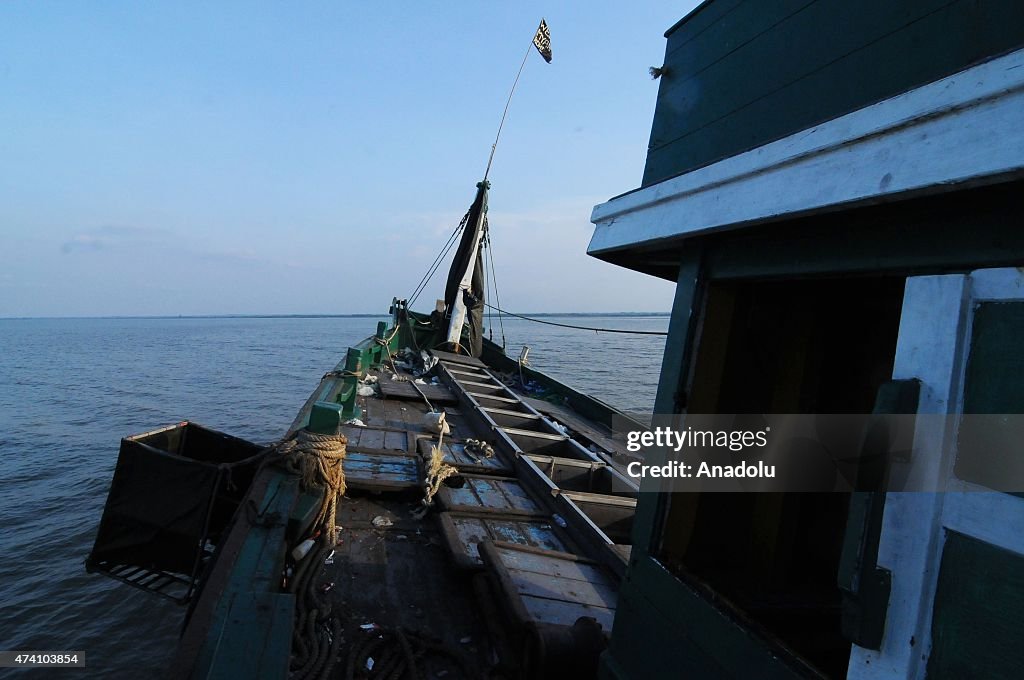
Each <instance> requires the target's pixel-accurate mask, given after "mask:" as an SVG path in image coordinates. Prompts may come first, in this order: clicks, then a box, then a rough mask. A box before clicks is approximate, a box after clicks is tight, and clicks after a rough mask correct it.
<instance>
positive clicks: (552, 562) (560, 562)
mask: <svg viewBox="0 0 1024 680" xmlns="http://www.w3.org/2000/svg"><path fill="white" fill-rule="evenodd" d="M497 551H498V554H499V555H500V556H501V561H502V563H503V564H505V565H506V566H507V567H508V568H509V569H514V570H516V571H521V572H533V573H535V574H540V575H543V576H548V577H551V578H561V579H574V580H577V581H598V580H601V579H604V578H605V576H604V572H602V571H601V570H600V569H599V568H598V567H597V566H596V565H594V564H592V563H590V562H589V561H588V560H582V559H574V560H567V559H564V558H558V557H548V556H546V555H538V554H536V553H529V552H525V551H523V550H512V549H509V548H504V547H502V548H497Z"/></svg>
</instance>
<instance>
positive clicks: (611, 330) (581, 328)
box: [484, 302, 668, 335]
mask: <svg viewBox="0 0 1024 680" xmlns="http://www.w3.org/2000/svg"><path fill="white" fill-rule="evenodd" d="M484 305H486V306H487V307H491V306H492V305H488V304H487V303H486V302H485V303H484ZM494 309H495V310H497V311H498V312H500V313H501V314H508V315H509V316H514V317H517V318H519V319H525V320H526V321H533V322H535V323H542V324H547V325H548V326H561V327H562V328H575V329H576V330H578V331H594V332H595V333H628V334H630V335H668V331H634V330H629V329H626V328H594V327H593V326H574V325H572V324H568V323H556V322H554V321H543V320H541V319H534V318H533V317H529V316H523V315H522V314H515V313H513V312H510V311H508V310H505V309H498V307H494Z"/></svg>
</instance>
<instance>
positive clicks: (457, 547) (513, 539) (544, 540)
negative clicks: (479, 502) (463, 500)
mask: <svg viewBox="0 0 1024 680" xmlns="http://www.w3.org/2000/svg"><path fill="white" fill-rule="evenodd" d="M440 522H441V527H442V534H443V535H444V537H445V542H446V543H447V545H448V550H449V551H450V552H451V554H452V557H453V558H454V559H455V560H456V562H457V563H458V564H459V565H460V566H462V567H464V568H473V567H479V566H480V565H481V564H482V560H481V557H480V551H479V545H480V543H481V542H483V541H502V542H506V543H512V544H519V545H526V546H531V547H535V548H543V549H545V550H557V551H562V552H566V551H568V547H567V546H566V544H565V543H564V542H563V541H562V539H561V538H560V537H559V536H558V535H557V534H556V532H555V529H554V528H553V527H552V525H551V524H550V523H549V522H547V521H546V520H543V519H531V518H525V517H521V518H517V517H503V516H496V517H488V516H481V515H476V516H474V515H470V514H462V513H453V512H443V513H441V515H440Z"/></svg>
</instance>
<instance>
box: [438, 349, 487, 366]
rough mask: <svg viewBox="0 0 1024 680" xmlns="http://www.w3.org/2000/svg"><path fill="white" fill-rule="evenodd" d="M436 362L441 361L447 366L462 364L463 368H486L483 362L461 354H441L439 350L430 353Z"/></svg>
mask: <svg viewBox="0 0 1024 680" xmlns="http://www.w3.org/2000/svg"><path fill="white" fill-rule="evenodd" d="M430 353H431V354H433V355H434V356H435V357H437V359H438V361H443V362H444V363H447V364H462V365H464V366H475V367H477V368H486V367H485V366H484V362H482V361H480V360H479V359H477V358H476V357H470V356H465V355H463V354H453V353H452V352H442V351H441V350H439V349H435V350H432V351H431V352H430Z"/></svg>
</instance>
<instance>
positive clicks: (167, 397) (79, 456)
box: [0, 317, 668, 678]
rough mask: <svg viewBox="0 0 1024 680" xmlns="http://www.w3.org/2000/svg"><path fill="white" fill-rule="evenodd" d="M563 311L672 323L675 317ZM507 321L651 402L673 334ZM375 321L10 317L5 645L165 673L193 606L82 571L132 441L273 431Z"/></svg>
mask: <svg viewBox="0 0 1024 680" xmlns="http://www.w3.org/2000/svg"><path fill="white" fill-rule="evenodd" d="M551 320H553V321H561V322H566V323H575V324H580V325H587V326H605V327H618V328H633V329H637V330H665V329H666V328H667V326H668V319H667V318H665V317H641V318H633V317H609V318H603V317H585V318H581V317H572V318H555V319H551ZM504 325H505V336H506V340H507V342H508V353H509V354H511V355H513V356H518V354H519V348H520V346H521V345H522V344H523V343H524V342H526V343H527V344H529V345H530V346H531V347H532V348H533V351H532V353H531V355H530V358H531V361H532V364H533V365H534V366H535V367H537V368H540V369H542V370H545V371H548V372H549V373H551V374H552V375H555V376H557V377H560V378H562V379H563V380H564V381H565V382H567V383H569V384H570V385H572V386H574V387H577V388H579V389H582V390H584V391H587V392H590V393H594V394H596V395H602V398H604V399H605V400H606V401H608V402H610V403H612V404H613V405H615V406H618V407H620V408H623V409H628V410H637V411H645V410H646V411H650V409H651V407H652V405H653V401H654V391H655V387H656V384H655V383H656V381H657V373H658V369H659V368H660V365H661V355H662V350H663V347H664V339H663V338H661V337H658V336H632V335H611V334H596V333H592V332H581V331H573V330H569V329H561V328H556V327H552V326H541V325H537V324H532V323H529V322H526V321H522V320H518V319H510V320H506V321H505V324H504ZM375 326H376V320H375V319H368V318H358V319H353V318H327V319H28V320H20V319H0V517H2V518H3V527H4V531H3V532H2V533H0V555H2V556H3V558H2V559H0V588H2V590H0V650H16V649H23V650H24V649H34V650H83V651H85V653H86V659H87V665H88V668H87V670H86V672H85V673H83V672H82V671H59V672H58V671H45V670H35V671H32V673H33V675H32V676H31V677H34V678H35V677H47V675H48V674H57V673H60V674H63V675H66V674H74V675H75V676H76V677H86V676H88V677H115V678H117V677H126V678H127V677H153V676H159V675H160V673H161V671H162V669H164V668H165V667H166V665H167V663H168V661H169V659H170V657H171V654H172V653H173V650H174V644H175V640H176V637H177V634H178V630H179V627H180V625H181V621H182V610H181V609H180V608H178V607H177V606H175V605H173V604H171V603H169V602H165V601H163V600H162V599H161V598H157V597H155V596H150V595H146V594H144V593H142V592H139V591H136V590H134V589H132V588H130V587H129V586H125V585H120V584H118V583H116V582H114V581H112V580H110V579H107V578H105V577H102V576H95V575H89V574H86V573H85V569H84V567H83V563H84V561H85V558H86V556H87V554H88V552H89V549H90V548H91V546H92V541H93V538H94V537H95V533H96V527H97V525H98V522H99V518H100V514H101V512H102V508H103V504H104V502H105V500H106V494H107V488H108V485H109V483H110V478H111V475H112V473H113V467H114V463H115V462H116V459H117V449H118V442H119V439H120V438H121V437H122V436H125V435H128V434H137V433H140V432H144V431H146V430H150V429H153V428H155V427H157V426H161V425H167V424H171V423H174V422H178V421H181V420H186V419H188V420H194V421H196V422H199V423H202V424H204V425H207V426H209V427H212V428H214V429H217V430H222V431H226V432H229V433H231V434H235V435H238V436H240V437H243V438H245V439H249V440H252V441H256V442H269V441H272V440H274V439H276V438H278V437H279V436H281V435H282V434H283V433H284V431H285V430H286V428H287V427H288V425H289V424H290V423H291V421H292V419H293V418H294V417H295V414H296V412H297V411H298V409H299V408H300V407H301V405H302V403H303V402H304V401H305V399H306V398H307V397H308V396H309V394H310V392H311V391H312V390H313V388H314V387H315V386H316V384H317V382H318V380H319V378H320V376H321V375H322V374H323V373H324V372H325V371H328V370H330V369H331V368H333V367H334V365H335V364H336V363H337V362H338V360H339V359H340V357H341V356H342V355H343V353H344V351H345V348H346V347H347V346H348V345H351V344H355V343H356V342H359V341H360V340H362V339H363V338H364V337H366V336H367V335H369V334H370V333H371V332H372V331H373V329H374V328H375ZM494 333H495V339H496V340H499V339H500V330H499V329H497V328H496V329H495V331H494ZM26 672H27V671H26ZM63 675H61V677H63Z"/></svg>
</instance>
